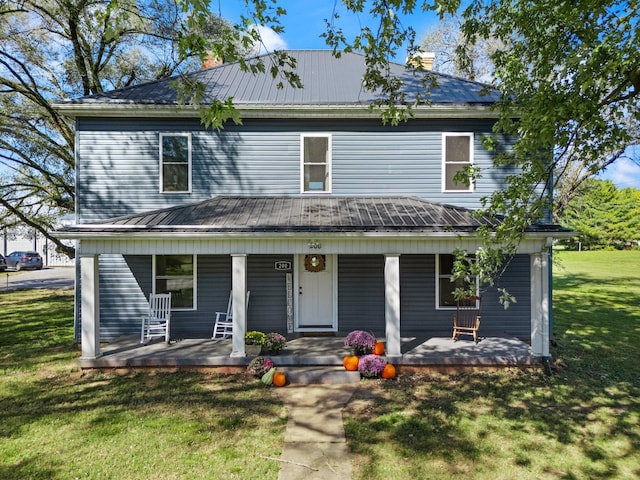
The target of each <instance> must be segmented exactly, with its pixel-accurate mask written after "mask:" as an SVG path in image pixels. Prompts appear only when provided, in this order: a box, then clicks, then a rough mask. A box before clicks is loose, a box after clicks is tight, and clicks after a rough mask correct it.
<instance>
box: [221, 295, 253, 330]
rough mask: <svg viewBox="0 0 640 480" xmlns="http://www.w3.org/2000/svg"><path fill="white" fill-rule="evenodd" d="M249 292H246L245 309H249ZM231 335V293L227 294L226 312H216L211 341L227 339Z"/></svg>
mask: <svg viewBox="0 0 640 480" xmlns="http://www.w3.org/2000/svg"><path fill="white" fill-rule="evenodd" d="M250 296H251V292H250V291H249V292H247V308H249V297H250ZM231 335H233V292H230V293H229V302H228V303H227V311H226V312H216V321H215V323H214V324H213V335H212V336H211V339H212V340H215V339H216V338H218V337H219V338H229V337H231Z"/></svg>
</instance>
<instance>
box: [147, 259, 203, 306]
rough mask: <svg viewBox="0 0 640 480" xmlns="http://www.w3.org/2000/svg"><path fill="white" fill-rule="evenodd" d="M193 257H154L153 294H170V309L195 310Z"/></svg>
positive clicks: (194, 263)
mask: <svg viewBox="0 0 640 480" xmlns="http://www.w3.org/2000/svg"><path fill="white" fill-rule="evenodd" d="M195 265H196V262H195V256H194V255H156V256H155V278H154V280H155V293H171V309H172V310H174V309H176V310H195V308H196V299H195V294H194V292H195V278H196V269H195Z"/></svg>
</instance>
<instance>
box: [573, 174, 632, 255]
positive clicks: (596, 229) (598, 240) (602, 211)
mask: <svg viewBox="0 0 640 480" xmlns="http://www.w3.org/2000/svg"><path fill="white" fill-rule="evenodd" d="M638 218H640V190H637V189H635V188H625V189H622V190H618V189H617V188H616V186H615V185H614V184H613V182H611V181H610V180H597V179H595V178H589V179H587V180H585V181H584V182H583V183H582V185H581V186H580V188H579V190H578V194H577V195H576V196H575V197H574V198H573V199H572V200H571V202H569V204H568V205H567V208H566V209H565V211H564V214H563V217H562V219H561V221H562V224H563V225H564V226H566V227H568V228H570V229H572V230H574V231H575V232H576V234H577V236H578V239H577V242H578V248H586V249H593V248H604V247H616V248H625V247H626V246H627V245H630V244H632V243H633V242H634V241H637V240H640V225H639V224H638ZM574 243H575V240H574V241H573V242H572V244H574Z"/></svg>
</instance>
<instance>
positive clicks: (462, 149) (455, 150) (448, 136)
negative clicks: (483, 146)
mask: <svg viewBox="0 0 640 480" xmlns="http://www.w3.org/2000/svg"><path fill="white" fill-rule="evenodd" d="M472 165H473V133H443V134H442V191H443V192H472V191H473V182H471V181H469V184H468V185H467V183H465V182H464V181H457V180H455V176H456V175H457V174H458V173H462V172H464V170H465V169H467V168H469V167H471V166H472Z"/></svg>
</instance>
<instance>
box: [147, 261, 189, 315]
mask: <svg viewBox="0 0 640 480" xmlns="http://www.w3.org/2000/svg"><path fill="white" fill-rule="evenodd" d="M162 255H164V256H167V255H183V254H180V253H175V254H174V253H163V254H162ZM186 255H189V254H186ZM156 256H157V255H156V254H153V255H151V257H152V258H151V275H152V278H151V281H152V283H153V284H152V286H151V292H152V293H154V294H155V293H156ZM191 256H192V257H193V306H192V307H191V308H174V307H171V311H172V312H193V311H196V310H198V255H196V254H192V255H191Z"/></svg>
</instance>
